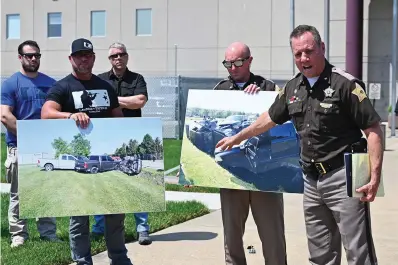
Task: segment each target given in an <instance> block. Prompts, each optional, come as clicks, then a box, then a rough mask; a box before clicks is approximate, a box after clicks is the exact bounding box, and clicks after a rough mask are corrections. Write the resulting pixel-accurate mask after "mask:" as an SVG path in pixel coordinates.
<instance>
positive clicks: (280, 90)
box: [275, 84, 285, 98]
mask: <svg viewBox="0 0 398 265" xmlns="http://www.w3.org/2000/svg"><path fill="white" fill-rule="evenodd" d="M275 91H276V92H278V96H279V98H281V97H282V96H283V94H285V87H282V88H280V87H279V86H278V85H277V84H275Z"/></svg>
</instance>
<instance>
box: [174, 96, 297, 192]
mask: <svg viewBox="0 0 398 265" xmlns="http://www.w3.org/2000/svg"><path fill="white" fill-rule="evenodd" d="M277 95H278V93H277V92H269V91H261V92H259V93H258V94H257V95H249V94H246V93H244V92H243V91H218V90H190V91H189V92H188V101H187V111H186V116H185V131H184V135H183V141H182V148H181V163H180V164H181V169H182V170H180V184H181V185H195V186H202V187H213V188H229V189H243V190H257V191H267V192H286V193H302V192H303V188H304V182H303V178H302V169H301V167H300V164H299V153H300V145H299V144H300V141H299V137H298V134H297V132H296V129H295V127H294V125H293V123H292V122H291V121H288V122H286V123H284V124H281V125H277V126H275V127H274V128H271V129H270V130H269V131H267V132H264V133H262V134H260V135H257V136H254V137H250V138H249V139H247V140H244V141H242V142H241V143H239V144H237V145H235V146H233V147H232V148H231V149H230V150H224V151H222V150H218V149H216V148H215V146H216V144H217V143H218V142H219V141H220V140H221V139H223V138H224V137H228V136H233V135H236V134H237V133H239V132H240V131H242V130H243V129H245V128H247V127H248V126H250V124H252V123H253V122H254V121H255V120H256V119H257V118H258V117H259V115H260V114H261V113H263V112H265V111H267V110H268V109H269V107H270V106H271V105H272V103H273V102H274V100H275V97H276V96H277ZM220 99H228V100H223V101H222V100H220Z"/></svg>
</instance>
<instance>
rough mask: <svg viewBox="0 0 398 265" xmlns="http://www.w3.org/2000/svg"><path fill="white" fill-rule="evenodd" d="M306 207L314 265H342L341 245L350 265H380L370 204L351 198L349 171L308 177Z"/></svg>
mask: <svg viewBox="0 0 398 265" xmlns="http://www.w3.org/2000/svg"><path fill="white" fill-rule="evenodd" d="M303 204H304V215H305V223H306V229H307V239H308V248H309V252H310V258H309V261H310V264H313V265H315V264H316V265H340V264H341V242H343V245H344V248H345V252H346V258H347V261H348V265H376V264H377V258H376V253H375V249H374V245H373V239H372V234H371V227H370V212H369V203H364V202H361V201H360V200H359V198H349V197H347V191H346V176H345V168H342V169H337V170H335V171H331V172H330V173H328V174H326V175H325V176H323V177H321V178H320V179H319V180H314V179H311V178H310V177H308V176H305V177H304V196H303Z"/></svg>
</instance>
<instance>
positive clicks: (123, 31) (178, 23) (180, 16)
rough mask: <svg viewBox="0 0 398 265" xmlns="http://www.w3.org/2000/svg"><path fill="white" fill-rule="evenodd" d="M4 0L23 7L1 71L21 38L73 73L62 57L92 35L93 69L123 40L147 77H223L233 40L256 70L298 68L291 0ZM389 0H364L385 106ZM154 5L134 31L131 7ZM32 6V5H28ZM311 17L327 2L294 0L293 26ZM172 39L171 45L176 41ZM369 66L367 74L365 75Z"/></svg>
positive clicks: (6, 70)
mask: <svg viewBox="0 0 398 265" xmlns="http://www.w3.org/2000/svg"><path fill="white" fill-rule="evenodd" d="M4 3H5V0H2V8H1V13H2V14H1V17H2V25H3V26H2V27H3V29H4V28H5V25H6V23H5V22H6V21H5V20H6V19H5V15H6V14H10V13H20V14H21V37H22V38H21V40H7V39H6V38H5V34H6V33H5V30H2V35H1V39H2V42H1V64H2V69H1V74H2V75H3V76H4V75H10V74H11V73H13V72H14V71H16V70H17V69H18V68H19V62H18V60H17V58H16V57H17V54H16V48H17V45H18V44H19V43H20V42H22V40H25V39H29V38H30V39H35V40H37V41H38V42H39V44H40V46H41V48H42V52H43V57H42V61H41V70H42V71H43V72H46V73H47V74H50V75H55V76H63V75H65V74H67V73H69V72H70V64H69V62H68V59H67V56H68V52H69V46H70V43H71V42H72V40H73V39H75V38H78V37H86V38H89V39H91V40H92V42H93V44H94V48H95V51H96V53H97V59H96V64H95V67H94V72H95V73H98V72H102V71H106V70H108V69H109V62H108V59H107V48H108V46H109V45H110V44H111V43H112V42H114V41H122V42H124V43H125V44H126V45H127V47H128V50H129V53H130V61H129V68H131V69H133V70H136V71H139V72H140V73H142V74H144V75H145V76H165V75H174V74H175V73H177V74H179V75H184V76H193V77H225V76H226V73H227V72H226V70H225V69H224V68H223V66H222V65H221V61H222V60H223V57H224V50H225V48H226V47H227V46H228V45H229V44H230V43H231V42H233V41H243V42H245V43H247V44H248V45H249V46H250V47H251V51H252V55H253V56H254V61H253V64H252V70H253V72H255V73H257V74H261V75H264V76H266V77H268V78H272V79H288V78H290V77H291V76H292V75H293V74H294V73H295V71H296V69H295V66H293V61H292V55H291V51H290V47H289V34H290V31H291V26H290V25H291V22H290V0H261V1H260V0H253V1H250V2H248V1H243V0H202V1H187V0H162V1H160V0H136V1H131V0H112V1H110V0H84V1H77V0H56V1H52V0H13V1H7V5H5V4H4ZM391 7H392V0H377V1H375V0H373V1H371V0H365V1H364V30H363V36H364V46H363V54H364V56H363V79H364V81H368V80H370V81H372V82H381V83H382V84H383V87H382V89H383V92H382V97H383V100H381V101H380V102H379V101H378V102H377V103H376V108H377V109H378V110H379V111H380V112H381V113H382V115H383V117H384V118H385V113H384V114H383V111H384V110H385V109H386V107H387V101H388V96H389V93H388V91H387V88H386V86H388V84H389V83H388V78H389V74H388V73H389V71H388V69H387V65H388V63H389V62H391V35H392V34H391V28H392V27H391V25H392V19H391V17H392V12H391V10H392V8H391ZM136 8H152V36H136V35H135V19H136V18H135V9H136ZM91 10H106V12H107V13H106V16H107V27H106V36H105V37H90V11H91ZM32 11H33V12H32ZM53 11H58V12H59V11H60V12H62V14H63V17H62V20H63V24H62V37H61V38H47V37H46V36H47V35H46V34H47V12H53ZM304 23H305V24H312V25H314V26H316V27H317V28H318V30H319V32H320V34H321V36H323V35H324V1H314V0H296V1H295V25H299V24H304ZM345 24H346V0H333V1H330V38H329V39H330V43H329V45H328V46H329V55H330V57H329V58H330V62H331V63H333V64H334V65H336V66H338V67H341V68H345V45H346V42H345V38H346V35H345V34H346V31H345ZM175 45H176V46H175ZM368 73H369V75H368Z"/></svg>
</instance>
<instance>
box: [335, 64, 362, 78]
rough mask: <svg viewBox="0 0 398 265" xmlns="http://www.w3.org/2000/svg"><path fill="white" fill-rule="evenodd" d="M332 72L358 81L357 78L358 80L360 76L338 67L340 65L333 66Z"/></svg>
mask: <svg viewBox="0 0 398 265" xmlns="http://www.w3.org/2000/svg"><path fill="white" fill-rule="evenodd" d="M332 72H333V73H336V74H339V75H341V76H343V77H345V78H347V79H348V80H350V81H356V80H358V78H356V77H355V76H353V75H352V74H350V73H347V72H346V71H344V70H343V69H341V68H338V67H333V68H332Z"/></svg>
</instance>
